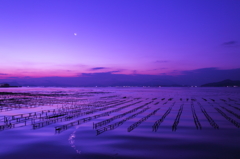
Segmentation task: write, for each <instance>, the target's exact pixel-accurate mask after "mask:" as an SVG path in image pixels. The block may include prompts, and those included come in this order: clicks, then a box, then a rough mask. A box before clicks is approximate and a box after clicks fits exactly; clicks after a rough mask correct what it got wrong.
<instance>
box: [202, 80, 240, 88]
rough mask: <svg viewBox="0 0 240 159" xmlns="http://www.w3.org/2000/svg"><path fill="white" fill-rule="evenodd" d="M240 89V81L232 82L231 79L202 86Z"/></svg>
mask: <svg viewBox="0 0 240 159" xmlns="http://www.w3.org/2000/svg"><path fill="white" fill-rule="evenodd" d="M227 86H228V87H234V86H238V87H240V81H232V80H230V79H226V80H223V81H220V82H213V83H207V84H203V85H201V87H227Z"/></svg>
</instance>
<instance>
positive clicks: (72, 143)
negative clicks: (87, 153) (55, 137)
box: [68, 126, 81, 154]
mask: <svg viewBox="0 0 240 159" xmlns="http://www.w3.org/2000/svg"><path fill="white" fill-rule="evenodd" d="M78 128H79V126H77V127H76V130H75V131H73V133H72V134H71V135H70V136H69V138H68V142H69V144H70V145H71V147H72V148H73V149H74V150H75V151H76V152H77V153H78V154H81V151H79V150H78V149H77V148H76V145H75V138H76V131H77V129H78Z"/></svg>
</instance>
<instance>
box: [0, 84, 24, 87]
mask: <svg viewBox="0 0 240 159" xmlns="http://www.w3.org/2000/svg"><path fill="white" fill-rule="evenodd" d="M7 87H21V86H10V84H8V83H3V84H1V83H0V88H7Z"/></svg>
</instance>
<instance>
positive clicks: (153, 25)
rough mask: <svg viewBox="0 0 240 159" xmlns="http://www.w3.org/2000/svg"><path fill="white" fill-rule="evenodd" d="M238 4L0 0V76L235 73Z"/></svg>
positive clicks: (239, 51)
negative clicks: (193, 71)
mask: <svg viewBox="0 0 240 159" xmlns="http://www.w3.org/2000/svg"><path fill="white" fill-rule="evenodd" d="M239 8H240V1H239V0H181V1H180V0H161V1H160V0H0V55H1V56H0V60H1V61H0V78H1V79H4V78H11V77H52V76H59V77H78V76H81V75H83V73H102V72H110V73H111V74H125V75H126V74H127V75H132V74H141V75H174V76H176V75H181V74H182V72H184V71H191V70H197V69H204V68H216V69H220V70H227V69H238V68H240V62H239V61H240V60H239V59H240V29H239V28H240V9H239Z"/></svg>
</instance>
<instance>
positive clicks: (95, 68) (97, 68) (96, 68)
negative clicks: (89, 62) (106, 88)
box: [91, 67, 107, 71]
mask: <svg viewBox="0 0 240 159" xmlns="http://www.w3.org/2000/svg"><path fill="white" fill-rule="evenodd" d="M103 69H107V68H106V67H94V68H91V70H92V71H95V70H103Z"/></svg>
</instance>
